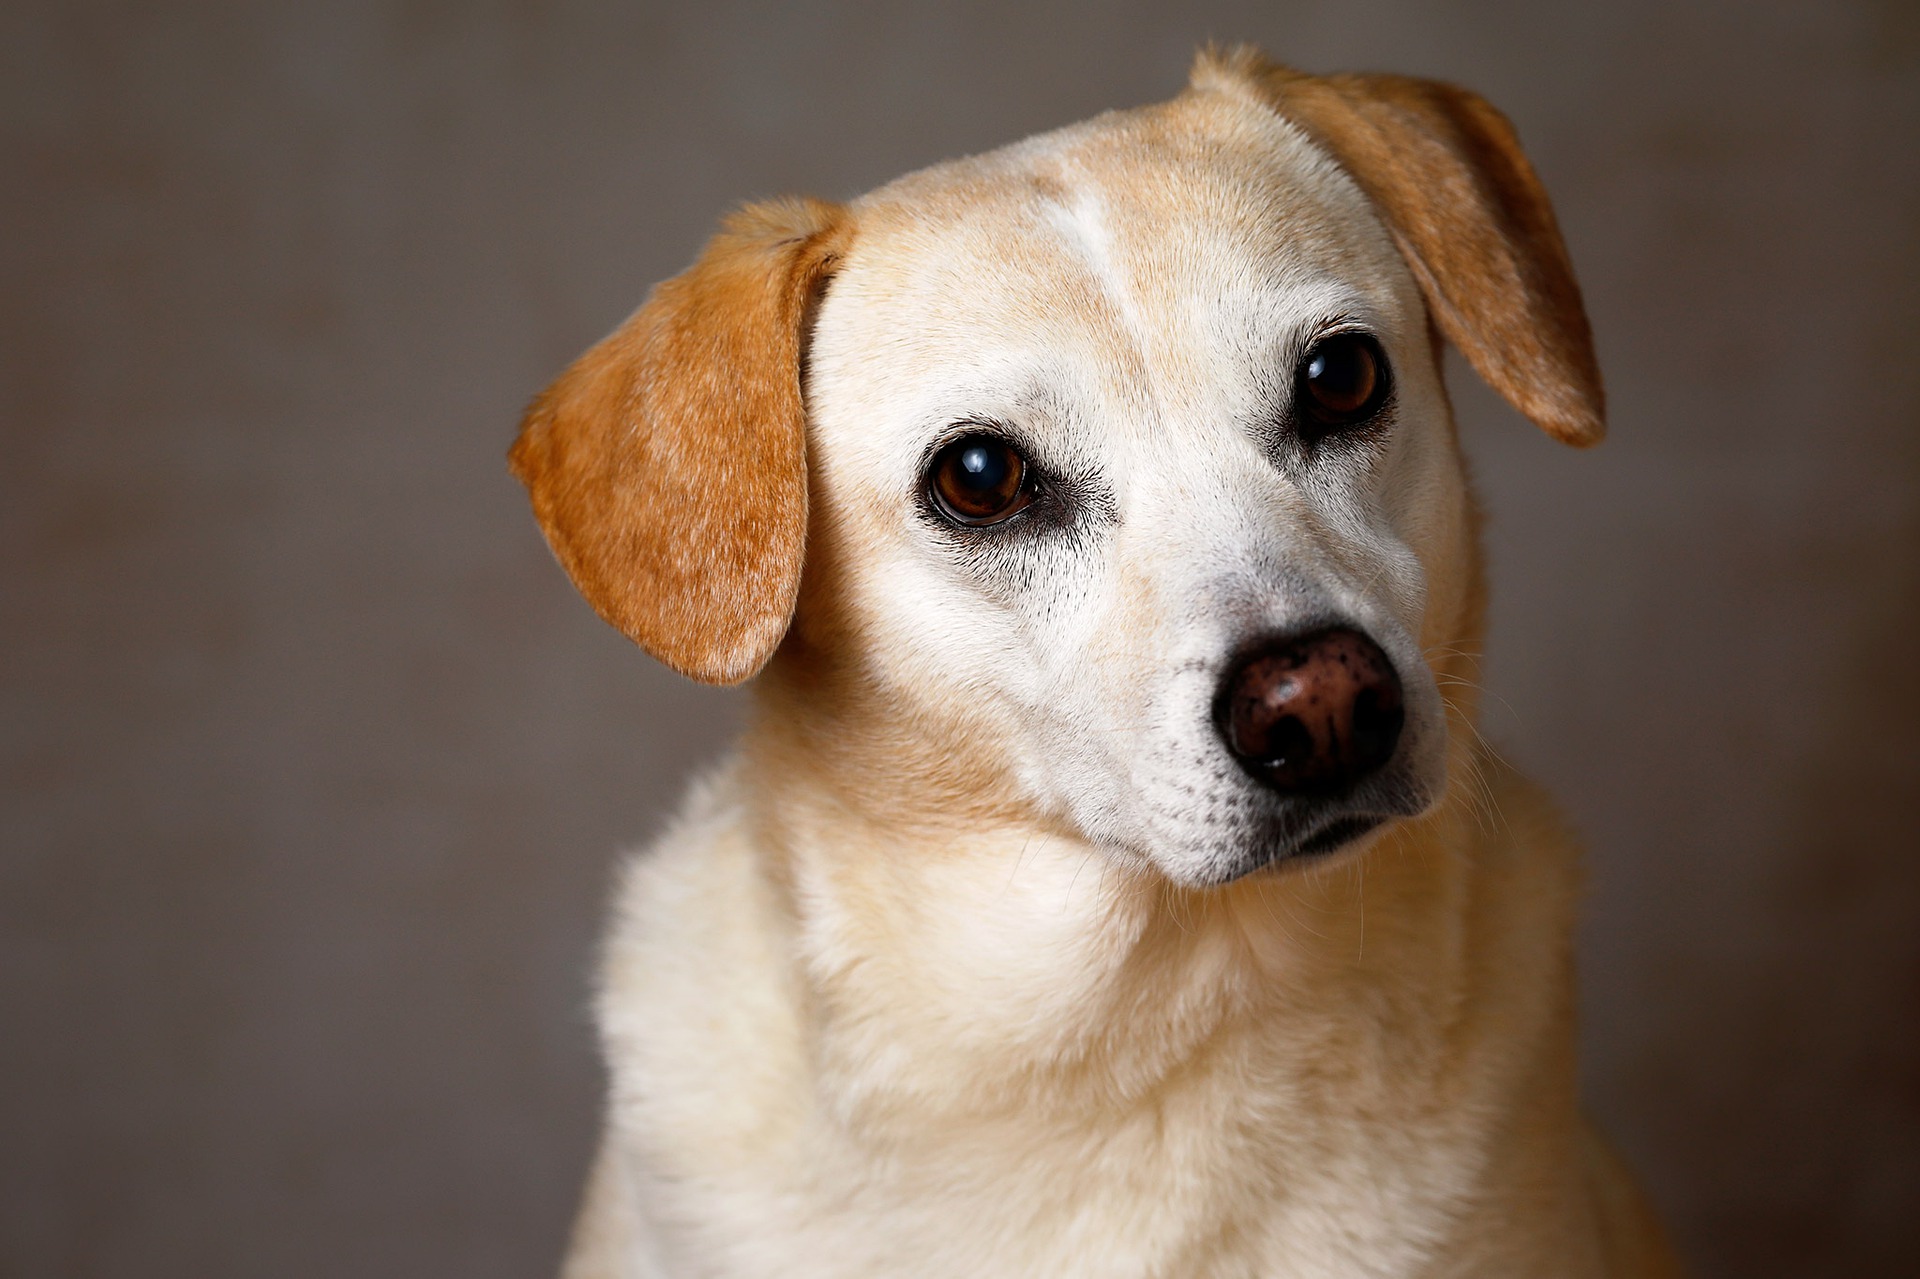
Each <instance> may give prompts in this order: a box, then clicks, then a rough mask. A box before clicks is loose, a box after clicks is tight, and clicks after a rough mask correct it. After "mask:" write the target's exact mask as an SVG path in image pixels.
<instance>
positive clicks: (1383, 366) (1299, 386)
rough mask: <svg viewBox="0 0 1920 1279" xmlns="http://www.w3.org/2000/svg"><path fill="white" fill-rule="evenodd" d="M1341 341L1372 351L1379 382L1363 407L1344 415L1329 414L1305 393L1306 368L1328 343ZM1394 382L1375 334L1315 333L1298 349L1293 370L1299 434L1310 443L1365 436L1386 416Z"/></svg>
mask: <svg viewBox="0 0 1920 1279" xmlns="http://www.w3.org/2000/svg"><path fill="white" fill-rule="evenodd" d="M1343 339H1346V340H1354V339H1357V340H1359V341H1360V342H1362V343H1363V344H1364V345H1365V346H1367V347H1368V348H1369V349H1370V350H1371V352H1372V354H1373V362H1374V367H1375V369H1376V370H1377V372H1378V382H1377V384H1376V385H1375V386H1374V388H1373V393H1372V394H1371V395H1369V396H1368V397H1367V400H1366V403H1365V404H1363V405H1361V406H1360V407H1359V408H1358V409H1356V410H1354V411H1353V412H1352V413H1347V414H1331V413H1328V412H1326V411H1325V410H1324V409H1323V408H1321V406H1320V405H1319V403H1318V402H1317V401H1316V400H1315V399H1314V397H1313V395H1312V394H1311V393H1310V392H1309V391H1308V390H1307V366H1308V365H1309V364H1311V363H1312V362H1313V357H1314V355H1315V354H1316V353H1317V352H1318V351H1319V350H1320V349H1321V348H1322V347H1324V346H1325V345H1326V344H1327V343H1329V342H1335V341H1340V340H1343ZM1394 382H1395V379H1394V375H1393V361H1391V360H1389V359H1388V358H1387V350H1386V347H1385V345H1384V344H1383V343H1382V342H1381V341H1380V338H1379V335H1378V334H1376V333H1374V332H1372V331H1371V330H1369V329H1361V328H1334V329H1328V330H1326V331H1324V332H1321V333H1316V334H1315V335H1314V336H1313V340H1312V341H1310V342H1308V343H1307V344H1306V346H1305V347H1303V348H1302V349H1301V351H1300V355H1299V358H1298V359H1297V360H1295V361H1294V366H1293V416H1294V420H1295V423H1296V427H1297V429H1298V431H1299V434H1300V435H1301V436H1303V437H1304V438H1305V439H1307V440H1308V441H1309V442H1313V441H1318V440H1322V439H1325V438H1328V437H1330V436H1339V435H1348V434H1358V433H1362V432H1364V431H1365V430H1366V429H1367V428H1368V427H1370V426H1372V425H1374V424H1375V423H1377V422H1378V421H1379V420H1380V419H1381V417H1382V416H1383V415H1384V414H1385V412H1386V410H1387V408H1388V406H1389V404H1390V403H1391V402H1392V400H1393V393H1394Z"/></svg>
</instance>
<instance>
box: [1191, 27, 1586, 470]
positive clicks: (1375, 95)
mask: <svg viewBox="0 0 1920 1279" xmlns="http://www.w3.org/2000/svg"><path fill="white" fill-rule="evenodd" d="M1193 84H1194V87H1196V88H1202V89H1205V88H1232V87H1238V86H1244V87H1247V88H1251V89H1252V90H1253V91H1254V92H1255V93H1256V94H1257V95H1258V96H1259V97H1260V98H1261V100H1262V101H1264V102H1266V103H1267V105H1269V106H1270V107H1272V108H1273V109H1274V110H1275V111H1276V112H1278V113H1279V114H1280V115H1281V116H1283V117H1285V118H1286V119H1288V120H1291V121H1292V122H1293V123H1295V124H1296V125H1298V126H1299V127H1300V128H1301V129H1302V130H1304V131H1305V132H1306V134H1307V135H1308V136H1309V137H1310V138H1312V139H1313V141H1314V142H1316V143H1318V144H1319V145H1320V146H1321V147H1322V148H1323V149H1324V150H1326V151H1327V152H1328V153H1329V154H1331V155H1332V156H1333V158H1334V159H1335V160H1337V161H1338V162H1339V163H1340V165H1341V167H1342V168H1344V169H1345V170H1346V171H1347V173H1348V174H1349V175H1351V176H1352V178H1353V180H1354V181H1355V182H1356V183H1358V184H1359V186H1360V189H1361V190H1362V191H1364V192H1365V193H1366V194H1367V196H1368V198H1369V199H1371V200H1372V201H1373V203H1374V205H1375V206H1376V207H1377V208H1378V209H1379V210H1380V213H1381V215H1382V217H1383V218H1384V219H1385V221H1386V223H1387V228H1388V230H1389V231H1391V232H1392V234H1393V237H1394V240H1395V242H1396V243H1397V244H1398V245H1399V248H1400V252H1401V254H1402V255H1403V256H1404V257H1405V258H1406V260H1407V264H1408V266H1409V267H1410V268H1411V269H1412V271H1413V275H1414V278H1415V279H1416V280H1417V281H1418V282H1419V285H1420V290H1421V292H1422V293H1423V294H1424V295H1425V297H1426V301H1427V309H1428V311H1429V313H1430V314H1431V315H1432V317H1433V320H1434V323H1435V324H1436V325H1437V326H1438V327H1439V330H1440V332H1441V334H1442V336H1444V337H1445V338H1446V339H1447V340H1448V341H1450V342H1452V343H1453V344H1454V346H1456V347H1458V348H1459V350H1460V353H1461V354H1462V355H1464V356H1466V357H1467V361H1468V362H1469V363H1470V364H1472V365H1473V367H1474V370H1475V371H1476V372H1478V373H1479V374H1480V376H1481V377H1482V378H1484V379H1485V380H1486V382H1487V385H1488V386H1491V387H1492V388H1493V389H1494V390H1496V391H1498V392H1499V393H1500V395H1501V396H1502V397H1503V398H1505V399H1506V401H1507V402H1508V403H1509V404H1511V405H1513V406H1514V407H1515V408H1516V409H1518V410H1520V412H1521V413H1523V414H1525V415H1526V416H1527V417H1528V418H1530V419H1532V420H1533V422H1534V423H1535V424H1536V425H1538V426H1539V427H1540V428H1541V429H1542V430H1544V431H1546V432H1547V433H1548V434H1549V435H1552V436H1553V437H1555V438H1556V439H1560V440H1564V441H1566V442H1567V443H1568V444H1576V445H1588V444H1595V443H1598V442H1599V441H1600V439H1601V437H1602V436H1604V435H1605V434H1606V402H1605V394H1604V392H1603V391H1602V389H1601V386H1600V366H1599V363H1598V361H1596V359H1595V358H1594V353H1593V333H1592V330H1591V329H1589V328H1588V326H1587V313H1586V310H1585V308H1584V307H1583V306H1582V305H1581V302H1580V286H1579V285H1578V284H1577V283H1576V282H1575V281H1574V278H1573V264H1572V263H1571V262H1570V261H1569V260H1568V258H1567V247H1566V244H1565V243H1564V242H1563V241H1562V240H1561V238H1560V228H1559V226H1558V224H1557V223H1556V222H1555V221H1554V217H1553V207H1552V205H1550V204H1549V203H1548V202H1547V193H1546V191H1545V190H1544V189H1542V187H1541V185H1540V179H1539V178H1538V177H1537V176H1536V175H1535V174H1534V172H1533V166H1532V165H1530V164H1528V163H1527V157H1526V156H1525V154H1523V153H1522V152H1521V150H1520V141H1519V139H1518V138H1516V137H1515V136H1514V132H1513V126H1512V125H1510V124H1508V123H1507V120H1506V117H1505V116H1502V115H1501V114H1500V113H1499V112H1498V111H1496V110H1495V109H1494V108H1493V106H1492V105H1491V104H1489V103H1488V102H1487V101H1486V100H1485V99H1483V98H1481V97H1479V96H1478V95H1476V94H1472V93H1469V92H1467V91H1466V90H1465V89H1460V88H1456V87H1455V86H1453V85H1450V84H1442V83H1440V82H1439V81H1435V80H1415V79H1410V78H1408V77H1405V76H1390V75H1331V76H1314V75H1306V74H1304V73H1302V72H1298V71H1294V70H1291V69H1289V68H1287V67H1283V66H1279V65H1277V64H1276V63H1273V62H1271V61H1269V60H1268V59H1267V58H1266V57H1264V56H1263V55H1262V54H1260V53H1259V52H1258V51H1257V50H1254V49H1250V48H1247V47H1244V46H1242V47H1240V48H1236V49H1233V50H1231V51H1228V52H1226V53H1214V52H1211V51H1209V52H1206V53H1202V54H1201V55H1200V58H1199V61H1198V62H1197V63H1196V64H1195V66H1194V73H1193Z"/></svg>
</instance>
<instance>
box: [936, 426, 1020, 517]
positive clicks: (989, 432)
mask: <svg viewBox="0 0 1920 1279" xmlns="http://www.w3.org/2000/svg"><path fill="white" fill-rule="evenodd" d="M976 441H990V442H992V443H993V444H996V445H999V446H1001V447H1003V448H1005V449H1007V450H1008V451H1010V452H1011V453H1012V454H1013V455H1014V456H1015V457H1017V458H1019V459H1020V472H1021V476H1020V489H1019V496H1018V497H1017V498H1016V499H1015V502H1014V505H1013V506H1011V507H1010V508H1009V509H1007V510H1006V511H1003V512H999V513H997V514H994V515H990V516H985V517H981V516H973V515H967V514H964V513H962V512H960V511H956V510H954V509H953V507H952V506H951V505H949V504H948V502H947V499H946V498H945V497H944V496H942V495H941V492H940V485H939V483H938V482H937V477H938V469H939V465H940V459H941V458H942V457H944V456H946V454H947V453H948V451H949V450H952V449H956V448H959V447H961V446H963V445H965V444H969V443H972V442H976ZM1043 487H1044V486H1043V482H1042V480H1041V475H1040V468H1039V467H1037V466H1035V465H1034V462H1033V458H1032V456H1031V455H1030V454H1029V452H1028V450H1027V449H1026V448H1025V447H1024V446H1022V445H1021V443H1020V441H1019V440H1017V439H1015V438H1014V437H1013V436H1012V435H1010V434H1009V433H1007V432H1006V431H1004V430H1001V429H999V428H998V427H997V426H995V425H994V424H992V423H988V422H960V423H956V424H955V427H954V429H953V430H951V431H949V432H947V433H946V434H944V435H942V436H941V437H940V438H939V439H938V440H936V441H934V443H933V445H932V447H931V448H929V449H928V450H927V454H926V458H925V460H924V461H923V462H922V463H921V466H920V500H921V503H922V504H923V506H924V507H925V508H926V509H927V510H928V511H930V512H931V513H933V514H934V515H935V516H937V517H938V518H939V519H940V520H942V521H944V522H945V523H947V524H949V525H952V526H953V527H955V528H959V529H965V530H968V531H975V530H981V529H996V528H1002V527H1004V526H1006V525H1007V524H1010V523H1013V522H1015V521H1018V520H1019V519H1020V518H1021V517H1022V516H1024V515H1026V514H1027V513H1028V512H1029V511H1031V510H1032V509H1033V508H1034V505H1035V499H1037V498H1038V497H1039V496H1040V495H1041V492H1042V490H1043Z"/></svg>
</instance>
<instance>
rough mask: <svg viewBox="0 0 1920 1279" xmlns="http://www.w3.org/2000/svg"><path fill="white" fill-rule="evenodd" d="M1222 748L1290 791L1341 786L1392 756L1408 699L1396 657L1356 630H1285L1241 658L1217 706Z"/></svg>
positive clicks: (1334, 789) (1257, 774)
mask: <svg viewBox="0 0 1920 1279" xmlns="http://www.w3.org/2000/svg"><path fill="white" fill-rule="evenodd" d="M1215 718H1216V721H1217V723H1218V725H1219V729H1220V735H1221V736H1222V737H1224V738H1225V739H1226V743H1227V749H1228V750H1230V751H1231V752H1232V753H1233V756H1234V758H1235V759H1237V760H1239V761H1240V765H1241V767H1242V768H1244V769H1245V770H1246V771H1247V772H1248V773H1249V774H1250V775H1251V776H1252V777H1253V778H1254V779H1255V780H1257V781H1259V782H1261V783H1262V784H1263V785H1266V786H1268V787H1270V788H1272V789H1273V790H1276V791H1279V792H1281V793H1282V794H1288V795H1307V794H1328V793H1332V792H1337V791H1342V790H1345V789H1347V788H1348V787H1350V786H1352V785H1353V784H1354V783H1356V782H1358V781H1360V780H1361V779H1362V778H1365V777H1366V776H1368V775H1369V774H1371V773H1373V772H1375V771H1377V770H1378V769H1379V768H1381V766H1383V765H1384V764H1386V762H1387V761H1388V760H1390V759H1392V758H1393V752H1394V748H1395V747H1396V746H1397V745H1398V744H1399V742H1400V730H1401V728H1402V727H1403V726H1404V725H1405V723H1406V718H1407V716H1406V703H1405V699H1404V698H1403V696H1402V694H1401V688H1400V676H1399V675H1398V674H1397V673H1396V672H1395V671H1394V669H1393V663H1392V662H1391V661H1390V660H1388V658H1387V655H1386V654H1385V653H1383V652H1381V651H1380V646H1379V645H1378V644H1375V643H1374V642H1373V641H1372V640H1370V639H1368V638H1367V637H1366V636H1365V635H1362V634H1361V633H1360V632H1358V631H1354V630H1347V629H1333V630H1321V631H1314V632H1312V633H1309V634H1305V635H1297V636H1289V637H1285V638H1282V639H1279V640H1275V641H1273V642H1270V643H1268V644H1267V645H1265V646H1263V647H1262V648H1260V649H1258V650H1257V651H1255V652H1253V653H1252V654H1251V655H1249V656H1247V657H1245V658H1242V659H1241V661H1240V662H1239V664H1238V665H1237V666H1235V667H1234V668H1233V670H1232V671H1231V673H1229V675H1228V676H1227V678H1226V681H1225V682H1224V683H1223V684H1222V686H1221V691H1220V698H1219V701H1218V703H1217V704H1216V708H1215Z"/></svg>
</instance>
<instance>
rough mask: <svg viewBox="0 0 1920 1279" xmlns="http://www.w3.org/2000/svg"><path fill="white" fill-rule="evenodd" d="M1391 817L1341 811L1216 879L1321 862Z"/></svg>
mask: <svg viewBox="0 0 1920 1279" xmlns="http://www.w3.org/2000/svg"><path fill="white" fill-rule="evenodd" d="M1390 820H1392V819H1391V818H1389V817H1387V816H1385V815H1383V814H1380V813H1339V814H1336V815H1334V816H1332V817H1329V818H1328V819H1327V820H1325V821H1323V822H1321V823H1320V824H1319V825H1317V826H1315V827H1314V828H1313V829H1312V830H1311V831H1309V832H1308V833H1307V834H1306V835H1304V836H1294V837H1289V838H1285V839H1279V840H1276V841H1274V843H1273V844H1271V845H1269V846H1268V847H1266V848H1264V849H1261V850H1259V851H1258V852H1255V853H1252V854H1250V855H1249V856H1247V857H1246V858H1244V859H1243V860H1242V861H1241V862H1240V863H1239V865H1237V866H1236V867H1234V869H1233V871H1232V872H1231V873H1229V874H1227V875H1223V876H1221V878H1220V879H1219V880H1218V881H1217V882H1218V883H1221V884H1230V883H1232V882H1233V881H1234V880H1236V879H1240V878H1242V877H1244V876H1247V875H1251V874H1253V872H1255V871H1257V870H1267V869H1269V868H1274V867H1280V866H1284V865H1287V864H1289V863H1294V862H1306V861H1320V860H1324V859H1326V858H1328V857H1331V856H1333V855H1334V854H1335V853H1337V852H1339V851H1340V850H1341V849H1343V848H1346V847H1347V846H1349V845H1350V844H1352V843H1354V841H1356V840H1358V839H1361V838H1362V837H1364V836H1366V835H1370V834H1372V833H1373V832H1374V831H1375V830H1377V829H1379V828H1380V827H1381V826H1384V825H1385V824H1386V823H1387V822H1388V821H1390Z"/></svg>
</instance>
